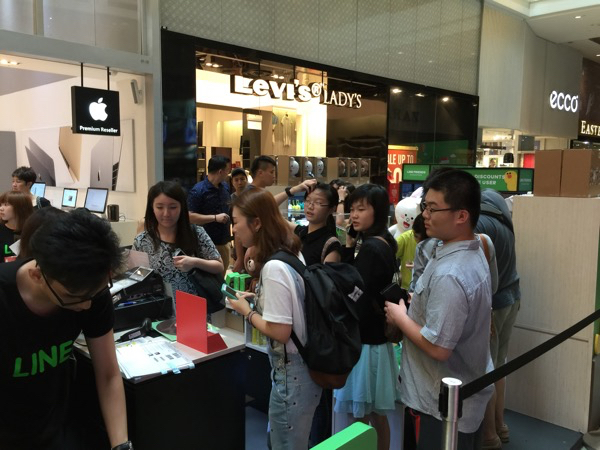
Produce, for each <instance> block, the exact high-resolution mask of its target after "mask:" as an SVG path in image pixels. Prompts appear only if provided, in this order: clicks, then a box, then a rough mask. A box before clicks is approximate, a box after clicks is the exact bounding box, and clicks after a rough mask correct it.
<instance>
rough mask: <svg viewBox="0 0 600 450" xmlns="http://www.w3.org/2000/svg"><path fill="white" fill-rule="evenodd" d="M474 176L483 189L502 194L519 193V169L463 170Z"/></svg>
mask: <svg viewBox="0 0 600 450" xmlns="http://www.w3.org/2000/svg"><path fill="white" fill-rule="evenodd" d="M463 170H464V171H465V172H469V173H470V174H471V175H473V176H474V177H475V178H476V179H477V181H479V184H480V185H481V188H482V189H485V188H489V189H495V190H496V191H501V192H517V188H518V184H517V182H518V178H519V176H518V172H517V169H510V168H506V169H463Z"/></svg>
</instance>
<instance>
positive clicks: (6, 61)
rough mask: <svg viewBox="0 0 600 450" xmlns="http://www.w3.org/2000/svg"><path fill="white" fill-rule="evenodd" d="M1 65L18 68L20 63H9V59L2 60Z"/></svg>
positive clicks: (0, 60)
mask: <svg viewBox="0 0 600 450" xmlns="http://www.w3.org/2000/svg"><path fill="white" fill-rule="evenodd" d="M0 64H2V65H3V66H18V65H19V64H20V63H18V62H17V61H9V60H8V59H4V58H3V59H0Z"/></svg>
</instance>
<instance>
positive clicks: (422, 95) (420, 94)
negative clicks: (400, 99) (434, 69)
mask: <svg viewBox="0 0 600 450" xmlns="http://www.w3.org/2000/svg"><path fill="white" fill-rule="evenodd" d="M415 95H416V96H417V97H425V94H422V93H421V92H419V93H417V94H415Z"/></svg>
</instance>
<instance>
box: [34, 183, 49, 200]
mask: <svg viewBox="0 0 600 450" xmlns="http://www.w3.org/2000/svg"><path fill="white" fill-rule="evenodd" d="M31 193H32V194H33V195H37V196H38V197H43V196H44V195H45V194H46V183H39V182H38V183H33V184H32V185H31Z"/></svg>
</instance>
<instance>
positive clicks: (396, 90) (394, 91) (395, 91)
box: [392, 88, 402, 94]
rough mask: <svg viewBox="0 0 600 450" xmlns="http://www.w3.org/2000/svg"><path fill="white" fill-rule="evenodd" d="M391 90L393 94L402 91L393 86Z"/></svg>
mask: <svg viewBox="0 0 600 450" xmlns="http://www.w3.org/2000/svg"><path fill="white" fill-rule="evenodd" d="M392 92H393V93H394V94H399V93H400V92H402V89H398V88H394V89H392Z"/></svg>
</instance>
